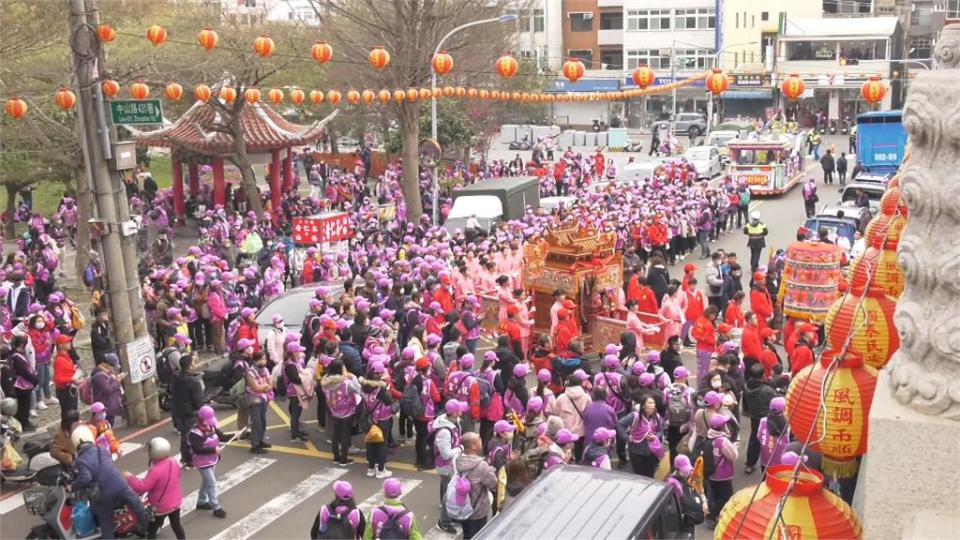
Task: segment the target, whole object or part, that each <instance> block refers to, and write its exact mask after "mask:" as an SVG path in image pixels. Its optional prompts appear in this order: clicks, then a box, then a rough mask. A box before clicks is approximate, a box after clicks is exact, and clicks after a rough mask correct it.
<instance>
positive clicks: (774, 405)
mask: <svg viewBox="0 0 960 540" xmlns="http://www.w3.org/2000/svg"><path fill="white" fill-rule="evenodd" d="M786 408H787V400H786V399H784V398H782V397H775V398H773V399H771V400H770V412H772V413H782V412H783V410H784V409H786Z"/></svg>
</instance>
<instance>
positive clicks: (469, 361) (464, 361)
mask: <svg viewBox="0 0 960 540" xmlns="http://www.w3.org/2000/svg"><path fill="white" fill-rule="evenodd" d="M473 361H474V358H473V355H472V354H470V353H467V354H465V355H463V356H461V357H460V369H471V368H472V367H473Z"/></svg>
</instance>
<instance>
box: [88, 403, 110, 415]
mask: <svg viewBox="0 0 960 540" xmlns="http://www.w3.org/2000/svg"><path fill="white" fill-rule="evenodd" d="M105 410H107V407H106V406H105V405H104V404H103V403H100V402H99V401H94V402H93V405H91V406H90V411H91V412H93V413H94V414H96V413H101V412H103V411H105Z"/></svg>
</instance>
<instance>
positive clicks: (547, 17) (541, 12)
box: [513, 0, 564, 71]
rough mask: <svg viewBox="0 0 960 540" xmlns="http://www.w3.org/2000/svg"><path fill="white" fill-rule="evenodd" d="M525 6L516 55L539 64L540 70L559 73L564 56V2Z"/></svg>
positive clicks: (547, 0) (536, 0)
mask: <svg viewBox="0 0 960 540" xmlns="http://www.w3.org/2000/svg"><path fill="white" fill-rule="evenodd" d="M526 6H528V7H529V8H528V9H525V10H518V12H517V16H518V18H517V23H516V24H517V36H516V43H515V47H516V48H515V49H514V51H513V52H514V54H516V55H517V57H518V58H526V59H533V60H536V61H537V65H538V66H540V68H541V69H544V70H552V71H556V70H559V69H560V67H561V66H562V65H563V56H564V54H563V52H564V51H563V35H562V32H563V14H562V13H561V11H562V0H534V1H533V2H530V3H529V4H526Z"/></svg>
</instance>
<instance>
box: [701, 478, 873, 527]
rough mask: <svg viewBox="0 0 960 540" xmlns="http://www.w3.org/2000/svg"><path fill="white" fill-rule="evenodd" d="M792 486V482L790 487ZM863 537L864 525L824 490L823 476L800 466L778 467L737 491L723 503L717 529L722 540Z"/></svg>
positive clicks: (847, 507)
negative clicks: (757, 481) (795, 470)
mask: <svg viewBox="0 0 960 540" xmlns="http://www.w3.org/2000/svg"><path fill="white" fill-rule="evenodd" d="M791 484H792V485H791ZM771 531H780V532H779V533H778V534H776V535H775V536H776V538H778V540H787V539H790V540H793V539H796V540H807V539H814V538H848V539H851V540H853V539H858V538H861V537H862V536H863V527H862V526H861V524H860V520H859V519H857V515H856V514H855V513H854V512H853V509H851V508H850V506H849V505H848V504H847V503H846V502H844V500H843V499H841V498H840V497H838V496H837V495H834V494H833V493H832V492H831V491H829V490H827V489H824V488H823V475H822V474H820V473H819V472H817V471H814V470H811V469H807V468H805V467H801V468H800V470H799V471H798V473H797V476H796V479H795V480H794V468H793V466H791V465H774V466H771V467H770V468H768V469H767V475H766V477H765V478H764V479H763V483H762V484H760V485H759V486H750V487H746V488H744V489H741V490H740V491H738V492H736V493H735V494H734V495H733V497H731V498H730V500H729V501H728V502H727V504H726V505H724V507H723V510H722V511H721V512H720V516H719V518H718V520H717V527H716V529H714V531H713V538H715V539H717V540H728V539H729V540H733V539H735V538H767V537H768V536H770V535H773V534H774V533H772V532H771Z"/></svg>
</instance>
